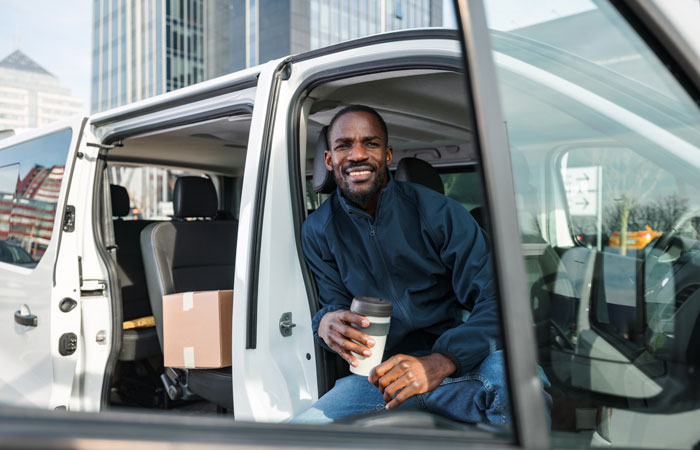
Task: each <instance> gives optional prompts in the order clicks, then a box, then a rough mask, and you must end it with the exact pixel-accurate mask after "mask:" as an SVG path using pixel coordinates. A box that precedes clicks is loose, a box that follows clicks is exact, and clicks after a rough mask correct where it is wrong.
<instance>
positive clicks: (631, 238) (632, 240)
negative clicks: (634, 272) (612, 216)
mask: <svg viewBox="0 0 700 450" xmlns="http://www.w3.org/2000/svg"><path fill="white" fill-rule="evenodd" d="M662 234H663V233H661V232H660V231H654V230H652V229H651V227H649V225H647V226H646V227H645V229H644V230H641V231H628V232H627V248H632V249H635V250H641V249H643V248H644V247H646V246H647V245H649V243H650V242H652V241H653V240H654V239H656V238H657V237H659V236H661V235H662ZM608 245H609V246H610V247H620V232H619V231H613V232H612V233H610V238H609V240H608Z"/></svg>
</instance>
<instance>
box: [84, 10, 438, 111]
mask: <svg viewBox="0 0 700 450" xmlns="http://www.w3.org/2000/svg"><path fill="white" fill-rule="evenodd" d="M93 17H94V26H93V61H92V63H93V68H92V101H91V111H92V112H98V111H103V110H106V109H110V108H114V107H117V106H119V105H124V104H127V103H132V102H135V101H137V100H141V99H144V98H148V97H152V96H154V95H157V94H161V93H163V92H167V91H171V90H174V89H178V88H181V87H184V86H188V85H191V84H194V83H198V82H200V81H203V80H206V79H210V78H214V77H217V76H220V75H224V74H227V73H231V72H235V71H236V70H240V69H243V68H246V67H251V66H255V65H258V64H261V63H264V62H266V61H269V60H270V59H274V58H280V57H283V56H286V55H289V54H294V53H301V52H305V51H308V50H313V49H316V48H319V47H324V46H327V45H331V44H334V43H337V42H340V41H345V40H348V39H354V38H357V37H360V36H365V35H368V34H374V33H379V32H382V31H392V30H399V29H404V28H415V27H429V26H440V25H441V24H442V0H93Z"/></svg>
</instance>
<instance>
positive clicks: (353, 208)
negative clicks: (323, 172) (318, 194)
mask: <svg viewBox="0 0 700 450" xmlns="http://www.w3.org/2000/svg"><path fill="white" fill-rule="evenodd" d="M386 172H387V176H388V177H389V182H388V183H387V184H386V186H384V189H382V190H381V191H380V192H379V202H378V203H377V211H376V212H375V217H372V216H371V215H370V214H369V213H368V212H367V211H365V210H364V209H362V208H360V207H359V206H357V205H355V204H353V203H351V202H350V201H348V199H346V198H345V197H344V196H343V193H342V192H341V191H340V186H338V187H336V188H335V189H336V193H337V196H338V200H339V201H340V204H341V206H342V207H343V209H344V210H345V212H346V213H347V214H351V215H354V216H361V217H364V218H366V219H369V220H376V219H378V218H379V217H380V214H381V212H382V204H383V203H387V202H391V198H392V197H393V195H394V191H395V190H396V188H395V185H396V182H395V181H394V177H392V176H391V172H389V169H387V171H386Z"/></svg>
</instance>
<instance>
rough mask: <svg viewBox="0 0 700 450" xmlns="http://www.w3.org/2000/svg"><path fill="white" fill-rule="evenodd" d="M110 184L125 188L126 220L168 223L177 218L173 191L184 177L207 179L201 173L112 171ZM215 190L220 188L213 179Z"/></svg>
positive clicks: (147, 169) (151, 169)
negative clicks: (164, 221) (166, 221)
mask: <svg viewBox="0 0 700 450" xmlns="http://www.w3.org/2000/svg"><path fill="white" fill-rule="evenodd" d="M108 173H109V182H110V184H116V185H119V186H123V187H124V188H126V190H127V192H128V194H129V208H130V212H129V214H128V215H127V216H125V217H122V219H124V220H169V219H171V218H172V216H173V214H174V210H173V189H174V188H175V181H177V179H178V177H181V176H205V175H204V174H203V173H201V172H194V171H186V170H179V169H164V168H161V167H124V166H121V167H120V166H112V167H110V168H109V172H108ZM213 181H214V187H216V188H217V191H218V185H217V182H216V178H214V179H213Z"/></svg>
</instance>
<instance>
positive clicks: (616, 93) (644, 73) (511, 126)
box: [487, 0, 700, 448]
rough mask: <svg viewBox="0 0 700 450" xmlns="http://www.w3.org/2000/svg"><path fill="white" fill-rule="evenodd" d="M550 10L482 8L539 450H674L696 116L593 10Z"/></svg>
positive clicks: (684, 443)
mask: <svg viewBox="0 0 700 450" xmlns="http://www.w3.org/2000/svg"><path fill="white" fill-rule="evenodd" d="M554 3H555V2H541V3H537V5H536V7H533V5H534V4H532V3H528V4H527V5H525V4H523V3H521V2H513V1H508V0H494V1H490V2H488V3H487V5H488V8H487V9H488V19H489V22H490V26H491V27H492V28H493V29H494V30H495V31H493V33H492V37H493V46H494V51H495V53H494V58H495V62H496V66H497V73H498V82H499V87H500V96H501V100H502V107H503V111H504V115H505V119H506V126H507V131H508V137H509V142H510V147H511V155H512V163H513V176H514V181H515V188H516V200H517V206H518V219H519V223H520V227H521V232H522V242H523V255H524V257H525V267H526V275H527V280H528V283H529V292H530V302H531V305H532V310H533V319H534V326H535V330H536V334H537V338H538V343H539V350H540V351H539V357H540V364H542V365H543V367H544V369H545V372H546V373H547V375H548V376H549V378H550V380H551V381H552V383H553V386H552V390H551V392H552V395H553V397H554V408H553V415H552V429H553V430H557V431H564V432H570V433H571V434H554V435H553V436H554V443H555V446H556V445H557V444H558V443H563V442H565V441H564V440H561V441H558V439H566V442H568V443H569V444H572V443H574V444H575V445H584V444H585V445H588V444H590V443H591V442H592V443H594V444H598V445H613V446H629V447H640V446H651V447H655V446H672V447H674V448H690V447H693V446H694V445H695V444H696V443H697V442H698V440H699V439H700V434H699V433H698V431H697V427H696V425H695V424H697V423H698V421H699V420H700V409H699V408H700V395H698V392H700V391H699V390H698V383H699V382H700V377H698V376H697V370H698V369H699V368H700V351H699V350H698V346H697V336H700V334H698V333H700V290H699V289H698V288H699V287H700V275H698V274H700V242H699V241H698V228H697V227H698V225H700V220H699V219H698V217H700V214H699V213H698V210H699V209H700V183H699V182H698V180H700V176H699V175H700V112H699V111H698V109H697V105H696V104H695V103H694V102H693V100H692V99H691V98H690V97H689V96H688V95H687V93H685V92H684V91H683V89H682V88H681V87H680V85H679V84H678V82H677V81H676V80H675V78H674V77H673V76H672V75H671V73H669V71H668V70H667V69H666V67H665V66H664V65H663V64H662V63H661V62H660V61H659V60H658V58H657V57H656V56H655V55H654V53H653V52H652V51H651V49H649V48H648V47H647V46H646V45H645V43H644V42H643V41H642V40H641V39H640V38H639V37H638V36H637V35H636V33H635V31H634V30H633V29H632V28H631V27H630V26H629V25H628V24H627V23H626V22H625V20H624V19H623V18H622V16H620V15H619V14H618V13H617V11H616V10H614V9H613V8H611V7H610V6H609V5H608V4H607V3H605V2H592V1H589V0H577V1H572V2H567V3H566V4H562V3H557V4H556V7H555V6H554ZM591 29H595V30H596V31H595V33H593V34H591V33H590V32H586V31H585V30H591ZM571 439H573V441H572V440H571Z"/></svg>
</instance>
